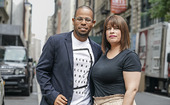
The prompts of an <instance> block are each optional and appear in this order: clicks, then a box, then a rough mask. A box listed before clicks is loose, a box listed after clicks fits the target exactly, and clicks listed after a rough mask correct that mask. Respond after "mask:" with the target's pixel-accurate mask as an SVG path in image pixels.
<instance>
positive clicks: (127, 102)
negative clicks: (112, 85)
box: [122, 71, 141, 105]
mask: <svg viewBox="0 0 170 105" xmlns="http://www.w3.org/2000/svg"><path fill="white" fill-rule="evenodd" d="M123 77H124V82H125V88H126V92H125V96H124V100H123V104H122V105H133V101H134V98H135V95H136V93H137V91H138V87H139V83H140V78H141V72H136V71H133V72H130V71H123Z"/></svg>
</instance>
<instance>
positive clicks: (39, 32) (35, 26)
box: [28, 0, 54, 48]
mask: <svg viewBox="0 0 170 105" xmlns="http://www.w3.org/2000/svg"><path fill="white" fill-rule="evenodd" d="M28 1H29V2H30V3H31V4H32V29H31V30H32V33H33V34H35V37H36V38H37V39H40V40H41V48H42V46H43V45H44V42H45V36H46V34H47V18H48V16H52V15H53V14H54V0H28Z"/></svg>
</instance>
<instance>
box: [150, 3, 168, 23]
mask: <svg viewBox="0 0 170 105" xmlns="http://www.w3.org/2000/svg"><path fill="white" fill-rule="evenodd" d="M149 3H150V4H151V8H150V9H149V14H150V16H151V18H162V17H163V18H164V19H165V20H166V21H170V0H149Z"/></svg>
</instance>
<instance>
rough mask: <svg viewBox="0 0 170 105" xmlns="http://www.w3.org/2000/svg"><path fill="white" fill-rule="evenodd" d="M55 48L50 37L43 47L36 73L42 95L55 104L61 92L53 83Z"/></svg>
mask: <svg viewBox="0 0 170 105" xmlns="http://www.w3.org/2000/svg"><path fill="white" fill-rule="evenodd" d="M54 56H55V50H54V45H53V39H52V37H50V38H49V39H48V41H47V42H46V44H45V45H44V47H43V51H42V54H41V57H40V59H39V62H38V64H37V67H36V75H37V80H38V83H39V84H40V88H41V92H42V95H43V96H44V97H45V99H46V101H47V102H48V103H49V104H50V105H53V104H54V101H55V99H56V97H57V96H58V95H59V94H60V93H59V92H57V91H56V90H55V89H54V87H53V86H52V84H51V74H52V70H53V63H54Z"/></svg>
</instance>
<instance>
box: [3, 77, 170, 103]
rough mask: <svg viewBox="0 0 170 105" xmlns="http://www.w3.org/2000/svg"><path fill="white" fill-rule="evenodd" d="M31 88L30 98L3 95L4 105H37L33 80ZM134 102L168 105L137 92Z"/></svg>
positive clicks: (167, 99) (162, 99) (165, 99)
mask: <svg viewBox="0 0 170 105" xmlns="http://www.w3.org/2000/svg"><path fill="white" fill-rule="evenodd" d="M33 87H34V88H33V92H32V93H31V95H30V96H22V95H20V93H16V92H15V93H7V94H6V95H5V105H39V104H38V103H39V101H40V99H41V94H40V90H39V85H38V84H37V82H36V80H35V78H34V86H33ZM135 100H136V103H137V105H170V97H167V96H162V95H156V94H152V93H148V92H138V93H137V95H136V97H135Z"/></svg>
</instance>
